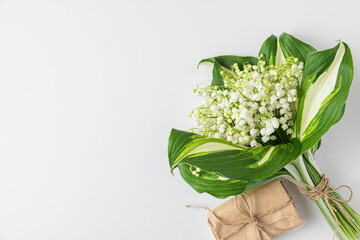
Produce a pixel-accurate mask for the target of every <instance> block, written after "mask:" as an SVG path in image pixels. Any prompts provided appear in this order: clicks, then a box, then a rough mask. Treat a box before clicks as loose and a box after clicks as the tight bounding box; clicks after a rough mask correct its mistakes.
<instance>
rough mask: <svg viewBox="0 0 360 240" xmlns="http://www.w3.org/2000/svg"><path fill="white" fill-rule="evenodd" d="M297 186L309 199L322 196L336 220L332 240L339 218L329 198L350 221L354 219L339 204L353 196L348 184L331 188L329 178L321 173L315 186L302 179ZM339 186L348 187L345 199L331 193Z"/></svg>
mask: <svg viewBox="0 0 360 240" xmlns="http://www.w3.org/2000/svg"><path fill="white" fill-rule="evenodd" d="M297 186H298V188H299V190H300V192H302V193H303V194H305V195H306V196H308V197H309V198H310V200H311V201H318V200H320V199H321V198H323V199H324V200H325V204H326V206H327V207H328V208H329V210H330V212H331V214H332V215H333V217H334V219H335V222H336V227H335V231H334V236H333V240H335V237H336V233H337V231H338V228H339V220H338V218H337V217H336V214H335V212H334V210H333V208H332V207H331V205H330V203H329V200H330V201H332V202H333V203H334V204H336V206H338V207H339V209H340V211H341V212H343V213H344V214H345V215H346V216H347V217H348V218H349V219H350V220H351V221H353V222H354V219H353V218H352V217H351V216H349V214H348V213H347V212H346V211H345V210H344V208H343V207H342V206H341V205H340V203H348V202H350V201H351V199H352V197H353V191H352V189H351V187H349V186H348V185H341V186H340V187H338V188H335V189H333V190H331V187H330V180H329V179H328V178H327V177H326V176H325V174H323V175H322V178H321V180H320V182H319V184H318V185H317V186H315V187H312V186H310V185H308V184H306V183H304V182H302V181H301V182H298V184H297ZM341 188H347V189H349V191H350V197H349V198H348V199H347V200H344V199H341V198H337V197H335V196H334V195H333V194H332V193H335V192H337V191H338V190H339V189H341Z"/></svg>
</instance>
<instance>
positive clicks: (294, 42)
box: [279, 33, 316, 63]
mask: <svg viewBox="0 0 360 240" xmlns="http://www.w3.org/2000/svg"><path fill="white" fill-rule="evenodd" d="M279 44H280V47H281V51H282V53H283V54H284V56H285V58H289V57H295V58H298V59H299V60H300V61H301V62H304V63H305V59H306V55H307V54H308V53H310V52H314V51H316V49H315V48H313V47H312V46H310V45H309V44H307V43H304V42H302V41H300V40H299V39H297V38H295V37H293V36H292V35H290V34H288V33H283V34H281V35H280V37H279Z"/></svg>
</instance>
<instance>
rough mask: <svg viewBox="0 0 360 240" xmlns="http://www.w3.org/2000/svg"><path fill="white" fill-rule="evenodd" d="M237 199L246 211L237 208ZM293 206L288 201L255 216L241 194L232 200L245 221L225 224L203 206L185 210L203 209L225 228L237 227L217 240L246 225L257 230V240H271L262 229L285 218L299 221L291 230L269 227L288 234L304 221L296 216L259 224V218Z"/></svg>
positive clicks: (251, 202)
mask: <svg viewBox="0 0 360 240" xmlns="http://www.w3.org/2000/svg"><path fill="white" fill-rule="evenodd" d="M244 196H246V197H247V198H248V199H249V200H248V201H247V200H246V199H245V197H244ZM238 198H241V199H242V201H243V202H244V206H245V208H246V209H244V211H243V210H242V209H241V207H240V206H239V204H238V202H239V201H238ZM291 204H293V201H292V199H290V201H288V202H286V203H285V204H283V205H282V206H280V207H278V208H276V209H272V210H270V211H267V212H264V213H262V214H259V215H257V216H255V215H254V211H253V209H254V204H253V200H252V197H251V196H250V195H249V194H247V193H243V194H242V195H239V196H236V197H235V198H234V205H235V206H236V209H237V210H238V212H239V213H240V214H241V215H243V216H244V217H245V220H241V221H238V222H226V221H224V220H221V219H220V218H219V217H218V216H217V215H216V214H215V212H214V211H213V210H211V209H210V208H208V207H204V206H189V205H186V207H187V208H203V209H206V210H208V211H209V212H210V213H211V214H212V215H213V216H214V218H215V219H216V221H218V222H219V223H220V224H223V225H227V226H237V225H238V228H237V230H236V231H234V232H231V233H229V234H228V235H226V236H225V237H223V238H221V239H219V240H227V239H229V238H230V237H232V236H234V235H235V234H237V233H238V232H240V231H241V229H242V228H243V227H245V226H246V225H248V224H251V225H253V226H255V228H256V230H257V236H258V239H259V240H264V239H263V238H262V237H261V235H263V236H265V238H266V240H271V238H270V236H269V235H268V233H267V232H266V231H265V230H264V229H263V227H265V226H267V227H270V226H271V225H272V224H274V223H277V222H279V221H281V220H283V219H285V218H296V219H298V220H299V221H300V225H299V226H297V227H293V228H286V229H282V228H281V229H280V228H277V227H275V226H271V228H272V229H275V230H279V231H286V232H289V231H296V230H298V229H300V228H302V227H303V226H304V221H303V220H302V219H301V218H300V217H298V216H282V217H280V218H277V219H275V220H273V221H270V222H266V223H264V222H261V221H260V220H259V218H261V217H264V216H267V215H270V214H272V213H275V212H277V211H280V210H282V209H284V208H286V207H287V206H289V205H291ZM210 227H211V228H212V230H213V232H214V230H215V229H213V226H210Z"/></svg>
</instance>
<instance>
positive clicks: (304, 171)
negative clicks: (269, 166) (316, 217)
mask: <svg viewBox="0 0 360 240" xmlns="http://www.w3.org/2000/svg"><path fill="white" fill-rule="evenodd" d="M285 168H286V170H287V171H288V172H289V173H290V174H291V175H292V176H293V178H294V179H296V181H297V182H299V181H303V182H305V183H306V184H308V185H310V186H312V187H315V186H316V185H317V184H318V183H319V182H320V181H321V178H322V173H321V171H320V169H319V167H318V166H317V165H316V162H315V159H314V157H313V154H312V152H310V151H308V152H306V153H304V154H303V155H302V156H300V157H299V158H298V159H296V160H294V161H293V162H292V163H290V164H288V165H287V166H286V167H285ZM332 189H334V188H333V187H332V186H331V190H332ZM333 196H334V197H336V198H338V199H343V198H342V197H341V195H340V194H339V193H337V192H334V193H333ZM316 204H317V206H318V207H319V209H320V210H321V212H322V213H323V215H324V216H325V218H326V219H327V221H328V222H329V224H330V226H331V227H332V228H333V229H334V230H335V227H336V220H335V218H334V216H333V215H332V213H331V211H330V210H329V207H328V206H327V205H326V204H325V201H324V199H320V200H318V201H316ZM329 204H330V208H331V209H332V210H333V211H334V212H335V215H336V218H337V219H338V224H339V228H338V231H337V236H338V237H339V239H341V240H356V239H358V238H359V237H360V217H359V214H358V213H357V212H355V211H354V210H353V209H352V208H351V207H350V206H349V204H347V203H339V204H340V206H341V207H342V208H343V209H344V210H342V209H341V208H340V207H339V206H338V205H337V204H335V203H334V202H332V201H329ZM344 211H345V212H346V214H345V213H344ZM347 215H349V216H350V217H351V218H352V219H353V220H354V221H352V220H351V219H350V218H349V217H348V216H347Z"/></svg>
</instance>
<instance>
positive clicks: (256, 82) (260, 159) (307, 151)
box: [168, 33, 360, 239]
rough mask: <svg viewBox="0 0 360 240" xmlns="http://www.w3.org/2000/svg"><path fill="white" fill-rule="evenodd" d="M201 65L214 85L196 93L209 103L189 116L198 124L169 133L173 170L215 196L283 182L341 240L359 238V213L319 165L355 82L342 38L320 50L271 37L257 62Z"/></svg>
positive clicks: (223, 60)
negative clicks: (328, 135)
mask: <svg viewBox="0 0 360 240" xmlns="http://www.w3.org/2000/svg"><path fill="white" fill-rule="evenodd" d="M202 63H210V64H212V65H213V70H212V75H213V79H212V83H211V85H207V84H202V85H198V86H197V87H196V88H195V89H194V92H195V93H196V94H197V95H199V96H201V97H203V98H204V104H203V105H201V106H199V107H198V108H196V109H194V110H193V112H192V113H191V115H192V116H193V117H195V119H196V125H197V127H195V128H192V129H190V130H189V131H181V130H177V129H172V131H171V134H170V137H169V147H168V155H169V162H170V166H171V169H172V170H174V169H175V168H178V169H179V171H180V174H181V176H182V177H183V178H184V180H185V181H186V182H187V183H188V184H189V185H190V186H191V187H192V188H193V189H195V190H196V191H197V192H199V193H203V192H206V193H209V194H211V195H213V196H214V197H217V198H226V197H229V196H233V195H238V194H241V193H243V192H245V191H247V190H250V189H252V188H255V187H257V186H261V185H263V184H265V183H267V182H269V181H271V180H273V179H276V178H279V177H284V178H286V179H288V180H290V181H292V182H293V183H295V184H297V185H298V187H299V189H300V191H302V192H304V193H305V194H306V195H308V196H309V197H310V198H311V199H312V200H314V201H315V202H316V204H317V206H318V207H319V209H320V210H321V212H322V213H323V214H324V216H325V217H326V219H327V220H328V222H329V223H330V225H331V226H332V228H333V229H334V230H335V233H336V234H337V235H338V237H339V238H340V239H358V238H359V236H360V215H359V214H358V213H356V212H355V211H354V210H353V209H352V208H351V207H350V206H349V205H348V203H347V202H348V201H347V200H344V198H343V197H342V196H340V194H339V193H338V192H337V189H334V188H333V187H332V186H331V185H330V183H329V181H328V179H327V178H326V177H325V175H323V174H322V172H321V171H320V169H319V167H318V166H317V164H316V162H315V160H314V153H315V151H316V150H317V149H318V148H319V147H320V141H321V137H322V136H323V135H324V134H325V133H326V132H327V131H328V130H329V129H330V127H331V126H332V125H334V124H335V123H337V122H338V121H339V120H340V119H341V117H342V115H343V113H344V109H345V104H346V99H347V97H348V94H349V90H350V86H351V83H352V80H353V62H352V55H351V52H350V49H349V47H348V46H347V45H346V44H345V43H344V42H341V41H340V42H339V43H338V44H337V45H336V46H335V47H334V48H331V49H327V50H323V51H317V50H316V49H315V48H313V47H312V46H310V45H309V44H306V43H304V42H302V41H300V40H299V39H297V38H295V37H293V36H291V35H289V34H286V33H284V34H282V35H281V36H280V37H276V36H273V35H272V36H270V37H269V38H268V39H266V41H265V42H264V43H263V45H262V46H261V49H260V52H259V57H258V58H257V57H240V56H232V55H227V56H218V57H213V58H208V59H204V60H202V61H201V62H200V64H202ZM334 237H335V236H334Z"/></svg>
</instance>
